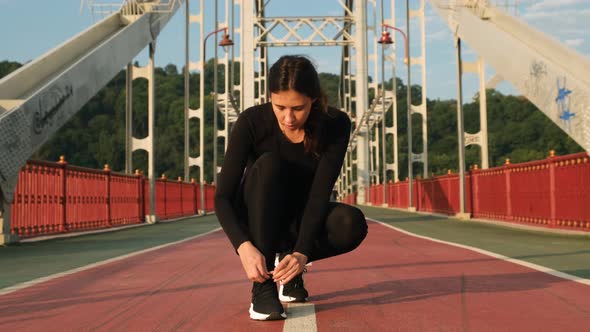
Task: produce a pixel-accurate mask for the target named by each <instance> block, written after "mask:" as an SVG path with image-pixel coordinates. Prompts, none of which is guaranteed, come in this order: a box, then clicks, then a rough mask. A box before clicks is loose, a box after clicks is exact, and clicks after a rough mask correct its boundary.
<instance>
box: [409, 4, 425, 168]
mask: <svg viewBox="0 0 590 332" xmlns="http://www.w3.org/2000/svg"><path fill="white" fill-rule="evenodd" d="M424 2H425V0H421V1H420V9H419V10H418V12H417V13H416V14H415V15H416V16H417V17H418V18H419V19H420V30H421V31H420V48H421V53H420V58H419V62H418V63H419V65H420V66H421V68H422V70H421V71H422V100H421V103H420V106H418V109H419V112H420V114H421V115H422V166H423V177H424V178H428V111H427V101H426V95H427V92H426V19H425V3H424ZM411 63H413V60H412V61H411Z"/></svg>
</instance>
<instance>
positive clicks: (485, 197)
mask: <svg viewBox="0 0 590 332" xmlns="http://www.w3.org/2000/svg"><path fill="white" fill-rule="evenodd" d="M413 183H414V191H413V194H414V202H415V207H416V209H417V210H419V211H425V212H434V213H444V214H448V215H453V214H456V213H458V212H459V176H458V175H457V174H450V173H449V174H448V175H443V176H438V177H433V178H430V179H424V180H422V179H416V180H414V182H413ZM386 190H387V191H386V195H387V197H386V200H387V206H389V207H395V208H407V207H408V182H407V181H403V182H397V183H388V184H387V188H386ZM365 195H367V196H365V197H368V200H367V201H368V203H369V204H371V205H375V206H381V205H382V203H383V187H382V185H373V186H371V187H370V188H367V189H366V191H365ZM465 196H466V202H465V210H466V212H468V213H471V215H472V216H473V217H475V218H487V219H496V220H504V221H510V222H517V223H527V224H535V225H539V226H543V227H558V228H566V229H578V230H586V231H590V204H587V202H590V162H589V157H588V155H587V154H586V153H578V154H572V155H567V156H560V157H555V156H553V154H552V155H551V156H550V157H549V158H547V159H545V160H539V161H533V162H528V163H521V164H510V163H507V164H506V165H504V166H501V167H495V168H491V169H486V170H479V169H477V168H476V169H473V170H470V171H469V172H468V174H467V175H466V177H465ZM345 202H346V203H348V204H355V203H356V195H353V194H351V195H349V196H347V198H346V199H345Z"/></svg>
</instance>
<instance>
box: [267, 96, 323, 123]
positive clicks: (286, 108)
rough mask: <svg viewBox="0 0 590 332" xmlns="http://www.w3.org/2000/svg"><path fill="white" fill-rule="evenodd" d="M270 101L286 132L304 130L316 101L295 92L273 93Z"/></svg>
mask: <svg viewBox="0 0 590 332" xmlns="http://www.w3.org/2000/svg"><path fill="white" fill-rule="evenodd" d="M270 100H271V103H272V109H273V111H274V113H275V116H276V117H277V120H278V121H279V124H280V126H281V129H283V130H284V131H299V130H300V129H303V125H304V124H305V121H307V118H308V117H309V113H310V112H311V104H313V102H314V101H315V99H311V98H309V97H308V96H306V95H303V94H301V93H299V92H297V91H295V90H286V91H279V92H277V93H272V92H271V94H270Z"/></svg>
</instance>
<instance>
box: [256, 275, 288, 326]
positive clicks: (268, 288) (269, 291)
mask: <svg viewBox="0 0 590 332" xmlns="http://www.w3.org/2000/svg"><path fill="white" fill-rule="evenodd" d="M249 312H250V318H251V319H254V320H277V319H285V318H287V314H286V313H285V310H284V309H283V305H282V304H281V302H280V301H279V296H278V293H277V285H276V284H275V282H274V281H273V280H272V279H268V280H267V281H265V282H264V283H258V282H255V283H254V284H253V286H252V303H251V304H250V310H249Z"/></svg>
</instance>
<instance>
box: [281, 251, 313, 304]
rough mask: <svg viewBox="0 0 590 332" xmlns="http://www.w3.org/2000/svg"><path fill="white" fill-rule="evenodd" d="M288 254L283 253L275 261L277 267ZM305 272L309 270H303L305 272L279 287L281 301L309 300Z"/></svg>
mask: <svg viewBox="0 0 590 332" xmlns="http://www.w3.org/2000/svg"><path fill="white" fill-rule="evenodd" d="M288 254H289V253H281V254H280V256H279V257H278V259H277V260H276V261H275V267H276V266H277V265H278V263H279V262H280V261H281V260H283V258H284V257H285V256H287V255H288ZM304 272H307V270H303V272H301V273H300V274H298V275H297V276H295V278H293V279H291V281H289V282H288V283H286V284H284V285H283V284H281V286H280V288H279V300H281V302H290V303H295V302H306V301H307V297H308V296H309V294H308V292H307V289H305V285H304V284H303V273H304Z"/></svg>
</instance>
